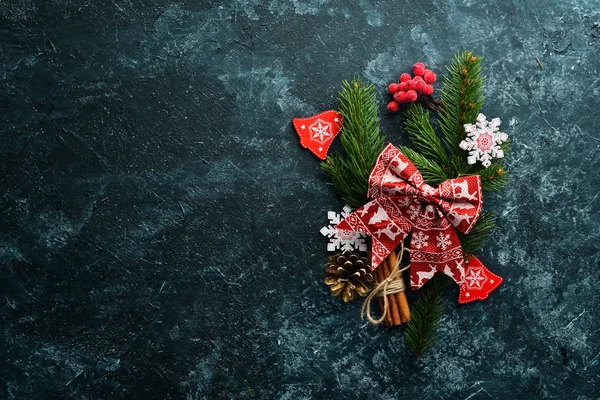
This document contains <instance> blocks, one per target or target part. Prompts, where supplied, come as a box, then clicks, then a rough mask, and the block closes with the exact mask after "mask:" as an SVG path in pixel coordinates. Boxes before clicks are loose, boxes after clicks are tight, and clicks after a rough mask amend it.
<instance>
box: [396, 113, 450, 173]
mask: <svg viewBox="0 0 600 400" xmlns="http://www.w3.org/2000/svg"><path fill="white" fill-rule="evenodd" d="M404 128H405V129H406V131H407V132H408V137H409V138H410V141H411V142H412V144H413V146H415V149H417V151H419V152H420V153H421V154H422V155H423V156H425V157H426V158H429V159H431V160H433V161H435V162H436V163H438V164H440V165H446V164H448V154H446V150H445V149H444V146H443V145H442V141H441V140H440V138H439V137H438V136H437V135H436V134H435V131H434V130H433V127H432V126H431V122H430V121H429V112H428V111H425V110H424V109H423V107H422V106H421V105H420V104H413V105H412V106H410V107H409V108H408V109H407V110H406V112H405V113H404Z"/></svg>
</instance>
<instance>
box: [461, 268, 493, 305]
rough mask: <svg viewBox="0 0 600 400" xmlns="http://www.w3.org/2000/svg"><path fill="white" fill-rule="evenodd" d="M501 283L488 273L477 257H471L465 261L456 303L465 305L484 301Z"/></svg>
mask: <svg viewBox="0 0 600 400" xmlns="http://www.w3.org/2000/svg"><path fill="white" fill-rule="evenodd" d="M501 283H502V277H500V276H498V275H496V274H494V273H492V272H490V270H489V269H487V268H486V267H485V265H483V263H482V262H481V261H480V260H479V259H478V258H477V257H473V258H471V259H469V260H467V261H465V266H464V273H463V278H462V282H460V283H459V285H460V292H459V295H458V302H459V303H460V304H465V303H470V302H472V301H475V300H485V299H487V297H488V295H489V294H490V293H491V292H492V291H493V290H494V289H496V288H497V287H498V286H500V284H501Z"/></svg>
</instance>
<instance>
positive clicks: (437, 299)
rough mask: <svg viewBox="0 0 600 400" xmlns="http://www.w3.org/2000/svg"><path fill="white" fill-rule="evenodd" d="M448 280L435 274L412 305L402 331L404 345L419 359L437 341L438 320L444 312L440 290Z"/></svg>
mask: <svg viewBox="0 0 600 400" xmlns="http://www.w3.org/2000/svg"><path fill="white" fill-rule="evenodd" d="M448 282H449V278H448V277H447V276H446V275H443V274H436V275H434V276H433V278H431V279H430V280H429V281H427V283H426V284H425V286H424V287H423V289H422V290H423V293H421V295H420V296H419V298H418V299H417V300H416V301H415V302H414V303H413V304H412V308H411V316H410V321H408V324H407V326H406V329H405V330H404V338H405V340H406V344H407V345H408V346H409V347H410V348H411V349H412V350H413V352H414V354H415V358H419V357H421V356H422V355H423V353H425V352H426V351H427V350H429V349H431V348H432V347H433V345H434V344H435V342H436V340H437V333H438V330H439V328H440V320H441V318H442V314H443V312H444V306H445V304H444V300H443V299H442V295H441V293H442V289H444V287H445V286H447V285H448Z"/></svg>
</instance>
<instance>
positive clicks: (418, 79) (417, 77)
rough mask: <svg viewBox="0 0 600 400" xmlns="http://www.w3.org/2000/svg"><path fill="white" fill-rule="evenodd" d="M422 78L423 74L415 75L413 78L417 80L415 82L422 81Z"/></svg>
mask: <svg viewBox="0 0 600 400" xmlns="http://www.w3.org/2000/svg"><path fill="white" fill-rule="evenodd" d="M422 80H423V77H422V76H415V77H414V78H413V81H415V82H417V81H422Z"/></svg>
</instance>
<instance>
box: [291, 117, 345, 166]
mask: <svg viewBox="0 0 600 400" xmlns="http://www.w3.org/2000/svg"><path fill="white" fill-rule="evenodd" d="M292 123H293V124H294V129H296V132H297V133H298V136H299V137H300V144H301V145H302V147H304V148H306V149H308V150H310V152H311V153H313V154H314V155H315V156H317V157H319V158H320V159H321V160H324V159H325V158H327V151H328V150H329V146H331V142H333V139H335V137H336V136H337V134H338V133H340V130H341V129H342V116H341V115H340V114H338V113H337V112H335V111H333V110H329V111H324V112H322V113H320V114H317V115H313V116H312V117H308V118H294V119H293V120H292Z"/></svg>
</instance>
